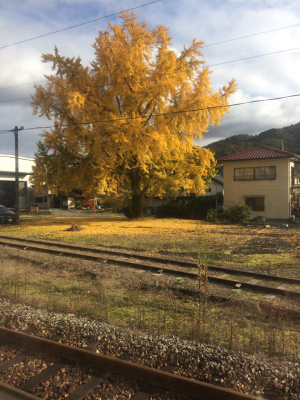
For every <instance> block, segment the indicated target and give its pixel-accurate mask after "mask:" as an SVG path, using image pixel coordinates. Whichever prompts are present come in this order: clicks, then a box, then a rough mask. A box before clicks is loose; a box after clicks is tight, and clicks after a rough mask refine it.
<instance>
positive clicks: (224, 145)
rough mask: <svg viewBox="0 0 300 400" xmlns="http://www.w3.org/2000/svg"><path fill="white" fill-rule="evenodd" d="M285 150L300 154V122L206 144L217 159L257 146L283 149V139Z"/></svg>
mask: <svg viewBox="0 0 300 400" xmlns="http://www.w3.org/2000/svg"><path fill="white" fill-rule="evenodd" d="M282 139H283V147H284V150H285V151H290V152H292V153H294V154H298V155H300V122H299V123H297V124H295V125H291V126H287V127H285V128H280V129H274V128H273V129H269V130H267V131H265V132H261V133H259V134H258V135H253V136H252V135H234V136H230V137H229V138H227V139H223V140H218V141H217V142H213V143H210V144H208V145H207V146H205V147H206V148H207V149H210V150H211V151H212V152H213V153H214V154H215V159H218V158H219V157H224V156H228V155H229V154H233V153H238V152H240V151H243V150H248V149H252V148H253V147H257V146H262V145H264V146H269V147H273V148H274V149H279V150H281V141H282Z"/></svg>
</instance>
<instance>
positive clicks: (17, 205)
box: [14, 126, 20, 224]
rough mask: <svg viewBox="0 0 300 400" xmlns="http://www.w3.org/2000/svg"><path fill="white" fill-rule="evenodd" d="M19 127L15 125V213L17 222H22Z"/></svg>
mask: <svg viewBox="0 0 300 400" xmlns="http://www.w3.org/2000/svg"><path fill="white" fill-rule="evenodd" d="M18 132H19V130H18V127H17V126H15V129H14V134H15V214H16V219H15V222H16V224H19V223H20V212H19V209H20V197H19V149H18V142H19V138H18Z"/></svg>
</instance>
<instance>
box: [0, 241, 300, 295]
mask: <svg viewBox="0 0 300 400" xmlns="http://www.w3.org/2000/svg"><path fill="white" fill-rule="evenodd" d="M0 245H2V246H9V247H14V248H17V249H21V250H26V251H30V250H32V251H36V252H43V253H48V254H53V255H59V256H66V257H72V258H79V259H84V260H90V261H95V262H99V261H105V262H107V263H114V264H117V265H120V266H124V267H128V268H136V269H143V270H146V271H150V272H152V273H164V274H170V275H173V276H176V277H179V278H190V279H198V274H197V272H194V271H190V270H189V269H196V268H197V264H196V263H193V262H189V261H180V260H174V259H170V258H162V257H151V256H147V255H143V254H137V253H130V254H129V253H127V252H122V251H117V250H107V249H103V248H97V249H95V248H92V247H87V246H85V247H80V246H74V245H71V244H62V243H58V242H54V241H39V240H37V239H26V238H19V237H12V236H4V235H0ZM70 250H71V251H70ZM139 261H141V262H139ZM149 261H150V263H149ZM165 264H167V266H164V265H165ZM172 265H173V267H174V266H176V267H177V269H174V268H171V266H172ZM178 268H180V269H178ZM208 270H209V272H211V274H210V275H209V281H210V282H211V283H215V284H221V285H226V286H229V287H231V288H232V289H235V288H238V290H240V289H246V290H254V291H256V292H259V293H263V294H267V295H281V296H287V297H289V298H298V299H299V298H300V279H295V278H288V277H283V276H276V275H266V274H260V273H255V272H250V271H241V270H236V269H231V268H225V267H221V266H213V265H209V266H208ZM220 273H221V274H220ZM240 277H243V279H242V280H241V279H239V278H240ZM261 282H267V283H268V285H266V284H262V283H261ZM293 285H295V286H298V287H299V290H292V289H291V287H293ZM182 292H185V290H182ZM186 292H187V294H192V291H189V290H186Z"/></svg>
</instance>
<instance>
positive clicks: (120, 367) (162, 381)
mask: <svg viewBox="0 0 300 400" xmlns="http://www.w3.org/2000/svg"><path fill="white" fill-rule="evenodd" d="M55 339H56V341H54V340H49V339H43V338H41V337H37V336H32V335H29V334H26V333H21V332H18V331H14V330H11V329H7V328H3V327H0V341H1V343H0V349H1V353H2V355H3V352H4V350H3V346H4V345H6V347H7V346H9V345H12V344H14V346H15V345H16V344H17V345H18V346H20V349H19V351H18V352H17V354H16V355H15V356H14V357H12V358H10V359H8V360H6V361H4V362H3V363H2V364H0V377H1V379H2V375H3V372H5V371H7V370H8V369H9V368H12V367H13V366H14V365H16V364H17V365H21V366H24V365H26V364H27V363H28V362H29V361H28V360H29V358H30V365H33V364H34V365H35V357H36V358H37V359H38V360H39V361H40V359H41V358H43V357H45V360H46V361H44V362H43V361H42V362H43V368H42V369H41V370H39V371H38V373H36V374H35V375H32V374H31V375H30V377H29V379H25V380H24V379H23V381H22V383H21V384H19V385H18V387H14V386H11V385H8V384H6V383H3V382H0V397H1V399H5V400H10V399H11V400H13V399H17V400H18V399H24V400H29V399H31V400H34V399H36V400H37V399H41V398H44V399H55V398H65V397H67V398H68V399H69V400H80V399H87V398H89V397H86V396H88V395H89V394H91V393H94V395H95V396H99V397H100V398H101V394H102V395H103V394H105V392H106V390H105V389H106V386H105V382H107V381H108V379H109V378H112V377H113V376H118V377H119V378H116V379H115V380H112V381H113V382H115V385H118V383H119V382H120V381H122V382H123V383H122V387H124V382H125V383H126V380H129V381H130V382H131V383H130V384H131V386H132V387H134V393H133V392H132V395H131V397H130V398H131V399H132V400H146V399H149V398H150V396H151V394H155V393H156V392H157V391H158V390H161V389H159V388H163V389H166V390H171V391H172V392H177V393H180V394H184V395H187V396H190V397H191V398H193V399H202V400H259V399H262V398H260V397H257V396H254V395H248V394H243V393H240V392H237V391H234V390H232V389H226V388H223V387H220V386H215V385H212V384H208V383H204V382H200V381H197V380H194V379H188V378H185V377H182V376H178V375H176V374H173V373H171V372H168V371H171V370H172V366H167V367H165V369H166V370H164V371H162V370H158V369H155V368H149V367H146V366H143V365H139V364H135V363H132V362H130V361H126V358H127V355H126V354H125V353H124V354H122V355H121V356H119V357H110V356H106V355H103V354H99V353H96V352H94V351H91V350H85V349H81V348H77V347H73V346H69V345H65V344H62V343H58V342H57V340H58V338H57V337H56V338H55ZM41 352H42V353H41ZM51 357H52V358H53V360H52V362H51ZM49 360H50V362H49ZM22 363H23V364H22ZM74 366H76V367H75V368H76V371H77V374H76V376H78V374H79V375H80V373H81V374H82V375H84V374H85V379H84V380H81V382H79V380H78V379H77V380H76V379H74V378H72V377H68V376H67V378H64V379H67V381H68V387H69V388H72V390H68V391H67V393H65V391H64V390H62V393H61V397H59V396H60V394H59V393H56V394H55V396H54V394H53V392H51V393H52V394H51V393H49V392H47V390H48V388H49V381H53V380H54V381H57V380H58V378H57V376H62V375H65V374H66V371H67V370H68V371H70V370H71V369H72V368H74ZM87 368H88V369H89V374H88V375H87V377H86V372H80V370H83V371H86V370H87ZM91 370H92V373H91ZM78 371H79V373H78ZM16 376H22V371H20V372H19V373H18V374H16ZM70 376H71V375H70ZM120 377H121V378H120ZM134 382H136V383H134ZM61 386H62V385H60V386H59V385H58V387H61ZM108 387H112V385H110V386H109V385H108ZM113 389H114V388H113ZM49 390H53V389H49ZM30 391H31V392H33V393H34V394H31V393H29V392H30ZM66 394H67V395H66Z"/></svg>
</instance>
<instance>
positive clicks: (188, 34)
mask: <svg viewBox="0 0 300 400" xmlns="http://www.w3.org/2000/svg"><path fill="white" fill-rule="evenodd" d="M150 1H151V0H110V1H108V0H90V1H84V0H64V1H58V0H51V1H48V0H13V1H2V2H0V29H1V35H0V47H2V46H6V45H9V44H12V43H15V42H19V41H22V40H26V39H29V38H32V37H35V36H39V35H43V34H47V33H49V32H52V31H55V30H59V29H64V28H66V27H69V26H72V25H76V24H80V23H82V22H85V21H89V20H92V19H96V18H101V17H104V16H106V15H109V14H113V13H117V12H119V11H120V10H121V8H123V9H129V8H132V7H138V6H140V5H143V4H145V3H148V2H150ZM135 12H136V13H137V15H138V19H139V20H140V21H143V20H144V19H145V20H146V22H147V23H148V27H149V28H150V29H151V28H152V27H154V26H155V25H156V24H158V25H160V24H162V25H165V26H168V27H170V36H172V37H173V41H172V47H173V48H174V49H175V50H177V51H181V50H182V48H183V45H184V44H186V45H189V44H190V43H191V42H192V40H193V39H194V38H196V39H197V40H202V41H204V42H205V44H207V45H208V44H214V43H217V42H222V41H225V40H230V39H234V38H238V37H241V36H247V35H252V34H255V33H260V32H264V31H268V30H274V29H278V28H284V27H288V26H291V25H296V24H300V2H299V1H298V0H297V1H296V0H290V1H288V2H287V1H281V0H265V1H264V0H250V1H249V0H223V1H219V0H161V1H160V2H157V3H155V4H152V5H148V6H145V7H141V8H139V9H137V10H136V11H135ZM108 21H110V22H111V23H112V24H114V23H116V22H119V18H118V17H117V16H114V17H109V18H106V19H102V20H99V21H97V22H94V23H91V24H86V25H83V26H81V27H77V28H74V29H70V30H66V31H63V32H60V33H57V34H54V35H49V36H46V37H43V38H39V39H36V40H32V41H28V42H26V43H22V44H19V45H15V46H11V47H7V48H3V49H0V57H1V74H0V130H2V129H13V128H14V126H16V125H17V126H21V125H23V126H24V127H25V128H31V127H36V126H47V125H51V123H50V122H49V121H47V120H45V119H43V118H39V117H38V116H33V115H32V109H31V107H30V105H29V103H30V100H19V101H9V102H6V101H7V100H13V99H19V98H23V97H29V96H30V94H31V93H33V85H24V86H18V87H13V88H10V89H3V88H5V87H8V86H15V85H21V84H24V83H28V82H34V81H37V80H42V79H43V75H44V74H50V73H51V66H50V65H49V64H43V63H42V62H41V55H42V54H43V53H44V54H45V53H53V49H54V46H55V45H56V46H57V47H58V49H59V52H60V54H61V55H64V56H68V57H77V56H78V55H80V56H81V58H82V62H83V64H84V65H89V63H90V62H91V61H92V60H93V48H92V44H93V43H94V41H95V38H96V36H97V35H98V31H99V29H106V28H107V23H108ZM297 47H300V25H299V26H295V27H291V28H288V29H281V30H278V31H275V32H269V33H265V34H262V35H257V36H252V37H249V38H245V39H240V40H234V41H228V42H226V43H220V44H215V45H212V46H204V47H203V50H202V52H203V54H204V57H205V61H206V65H214V64H219V63H222V62H227V61H231V60H236V59H240V58H245V57H252V56H256V55H260V54H265V53H271V52H277V51H281V50H287V49H292V48H297ZM299 64H300V48H299V49H298V50H293V51H289V52H283V53H278V54H273V55H268V56H264V57H258V58H253V59H249V60H244V61H237V62H232V63H227V64H222V65H214V66H212V67H211V70H212V71H213V72H212V74H211V80H212V85H213V88H214V90H218V88H220V87H222V86H223V85H224V84H226V83H227V82H228V81H229V80H231V79H232V78H233V77H234V78H235V79H236V80H237V84H238V88H239V90H238V92H237V93H236V94H234V96H232V97H231V99H230V102H231V103H238V102H244V101H251V100H258V99H267V98H272V97H279V96H287V95H292V94H297V93H300V78H299V70H300V68H299V66H300V65H299ZM298 122H300V97H299V98H297V97H296V98H292V99H285V100H280V101H276V102H275V101H274V102H273V101H272V102H265V103H258V104H254V105H253V104H250V105H243V106H239V107H232V109H231V112H230V114H227V115H226V116H225V117H224V118H223V120H222V122H221V125H220V126H217V127H216V126H215V127H210V128H209V132H208V133H206V134H205V135H204V139H203V140H202V141H200V142H199V144H201V145H206V144H208V143H210V142H212V141H215V140H220V139H222V138H226V137H229V136H232V135H238V134H245V133H246V134H250V135H252V134H257V133H260V132H262V131H264V130H267V129H270V128H281V127H284V126H289V125H291V124H296V123H298ZM41 132H42V130H41V129H40V130H30V131H23V132H22V133H20V146H19V147H20V155H21V156H24V157H33V155H34V152H35V151H36V142H37V141H38V140H39V139H40V137H39V136H38V135H39V133H41ZM1 138H2V141H1V149H0V153H1V154H13V153H14V140H13V134H11V133H5V134H3V135H1Z"/></svg>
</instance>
